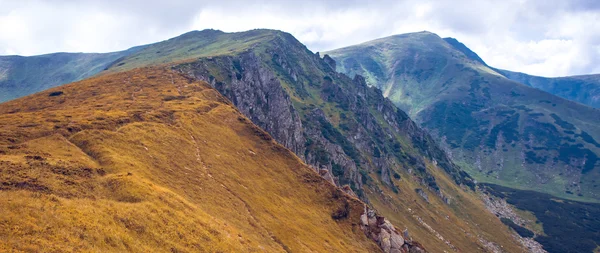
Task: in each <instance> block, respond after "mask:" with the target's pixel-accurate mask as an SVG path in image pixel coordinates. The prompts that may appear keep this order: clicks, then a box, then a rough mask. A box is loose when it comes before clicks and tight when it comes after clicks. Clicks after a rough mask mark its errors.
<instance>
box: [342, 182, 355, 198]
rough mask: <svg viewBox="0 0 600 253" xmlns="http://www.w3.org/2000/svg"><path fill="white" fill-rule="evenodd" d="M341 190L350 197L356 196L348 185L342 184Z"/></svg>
mask: <svg viewBox="0 0 600 253" xmlns="http://www.w3.org/2000/svg"><path fill="white" fill-rule="evenodd" d="M342 191H344V192H345V193H346V194H348V195H350V196H352V197H355V198H358V196H357V195H356V193H354V191H353V190H352V188H351V187H350V186H349V185H344V186H342Z"/></svg>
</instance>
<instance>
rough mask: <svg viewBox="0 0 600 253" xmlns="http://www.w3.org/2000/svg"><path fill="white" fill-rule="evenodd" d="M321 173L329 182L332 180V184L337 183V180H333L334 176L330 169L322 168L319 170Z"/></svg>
mask: <svg viewBox="0 0 600 253" xmlns="http://www.w3.org/2000/svg"><path fill="white" fill-rule="evenodd" d="M319 175H320V176H321V177H323V178H324V179H325V180H327V181H328V182H330V183H331V184H333V185H336V184H335V181H333V177H332V176H331V173H329V171H328V170H326V169H320V170H319Z"/></svg>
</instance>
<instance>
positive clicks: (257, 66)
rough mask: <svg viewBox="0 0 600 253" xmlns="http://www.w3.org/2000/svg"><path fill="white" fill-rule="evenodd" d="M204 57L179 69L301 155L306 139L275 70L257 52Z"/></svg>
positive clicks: (302, 155)
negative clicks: (220, 75) (206, 83)
mask: <svg viewBox="0 0 600 253" xmlns="http://www.w3.org/2000/svg"><path fill="white" fill-rule="evenodd" d="M206 61H207V62H203V61H199V62H196V63H193V64H192V65H182V66H179V67H180V68H181V69H180V71H182V72H185V73H187V74H188V75H190V76H192V77H194V78H195V79H198V80H202V81H206V82H208V83H210V84H211V85H212V86H213V87H215V88H216V89H217V90H218V91H219V92H220V93H221V94H223V95H224V96H226V97H227V98H229V100H231V101H232V102H233V103H234V105H235V106H236V107H237V108H238V109H239V110H240V111H241V112H242V113H243V114H244V115H246V116H247V117H248V118H250V119H251V120H252V122H253V123H254V124H256V125H258V126H259V127H261V128H262V129H264V130H265V131H267V132H268V133H269V134H270V135H271V136H272V137H273V138H274V139H275V140H277V142H279V143H281V144H282V145H284V146H285V147H287V148H288V149H290V150H291V151H292V152H294V153H296V155H298V156H299V157H300V158H304V151H305V147H304V146H305V145H304V144H305V142H306V140H305V138H304V136H303V135H302V122H301V121H300V116H299V115H298V112H297V111H296V110H295V109H294V107H293V105H292V102H291V100H290V97H289V95H288V94H287V93H286V91H285V90H284V89H283V86H282V84H281V82H280V81H279V80H278V79H277V78H276V76H275V73H273V71H271V70H270V69H269V68H266V67H264V66H263V65H262V62H261V59H260V58H259V57H258V56H256V55H255V54H253V53H244V54H241V55H239V56H238V57H214V58H210V59H206ZM210 65H216V66H217V67H218V71H220V72H222V73H219V74H222V75H224V76H227V77H228V79H229V80H219V79H218V78H216V77H215V75H217V73H215V72H211V71H210V68H209V67H208V66H210ZM213 71H214V70H213Z"/></svg>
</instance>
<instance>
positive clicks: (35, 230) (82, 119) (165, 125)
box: [0, 68, 379, 252]
mask: <svg viewBox="0 0 600 253" xmlns="http://www.w3.org/2000/svg"><path fill="white" fill-rule="evenodd" d="M0 119H1V120H0V125H1V127H0V178H1V182H2V184H1V185H0V251H11V249H12V250H18V251H30V252H34V251H80V252H81V251H99V252H107V251H113V252H114V251H129V252H167V251H171V252H198V251H204V252H251V251H260V252H264V251H267V252H283V251H288V252H307V251H316V252H367V251H371V252H376V251H378V250H379V249H378V247H377V245H376V244H375V243H374V242H372V241H371V240H370V239H369V238H367V237H366V236H365V234H364V232H363V231H362V230H361V228H360V224H361V223H360V216H361V214H363V212H364V209H363V208H364V207H363V206H364V204H362V203H361V202H360V201H359V200H357V199H355V198H352V197H350V196H349V195H347V194H345V193H343V192H342V191H341V190H339V189H338V188H336V187H335V186H333V185H332V184H330V183H328V182H327V181H326V180H324V179H322V178H321V177H319V175H318V174H317V173H315V172H314V171H313V170H312V169H311V168H309V167H307V166H306V165H304V164H303V163H302V162H301V161H300V160H299V159H298V158H297V157H296V156H295V155H294V154H293V153H291V152H290V151H289V150H287V149H285V148H283V147H282V146H280V145H279V144H277V143H276V142H274V141H273V140H272V139H271V137H270V136H269V135H268V134H267V133H265V132H264V131H262V130H261V129H259V128H258V127H256V126H255V125H254V124H252V123H251V122H250V121H249V120H247V119H246V118H245V117H244V116H243V115H242V114H240V113H239V112H238V111H237V110H236V109H235V108H234V107H233V106H232V105H231V103H230V102H229V101H228V100H227V99H226V98H224V97H222V96H221V95H220V94H219V93H218V92H217V91H215V90H214V89H212V88H211V87H210V86H209V85H208V84H206V83H204V82H197V81H192V80H190V79H187V78H184V77H183V76H181V75H179V74H177V73H173V72H172V71H169V70H165V69H163V68H143V69H136V70H133V71H129V72H123V73H118V74H111V75H104V76H101V77H96V78H91V79H87V80H84V81H81V82H78V83H73V84H69V85H66V86H61V87H58V88H54V89H51V90H49V91H45V92H42V93H38V94H36V95H33V96H29V97H25V98H21V99H17V100H14V101H11V102H8V103H4V104H1V105H0Z"/></svg>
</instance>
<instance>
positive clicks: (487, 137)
mask: <svg viewBox="0 0 600 253" xmlns="http://www.w3.org/2000/svg"><path fill="white" fill-rule="evenodd" d="M327 54H329V55H330V56H331V57H332V58H333V59H335V60H336V61H337V62H338V65H337V66H338V67H337V68H338V71H340V72H342V73H346V74H348V75H355V74H359V75H363V76H365V77H366V80H367V83H369V84H370V85H372V86H375V87H378V88H380V89H381V90H383V92H384V95H385V96H387V97H388V98H390V99H391V100H392V101H393V102H394V103H395V104H396V105H397V106H399V107H400V108H401V109H403V110H405V111H407V112H409V114H410V115H411V117H412V118H413V119H415V120H416V121H417V122H419V123H420V125H421V126H423V127H425V128H426V129H428V130H429V131H430V133H432V134H433V135H434V136H435V138H436V140H437V141H438V142H439V143H440V144H441V145H442V146H443V147H444V148H445V149H446V151H447V152H448V153H449V154H451V156H452V158H453V159H454V161H456V162H458V163H459V164H460V165H461V167H462V168H463V169H465V170H467V171H468V172H469V173H470V174H471V175H472V176H474V177H475V178H476V179H477V180H478V181H480V182H489V183H497V184H501V185H505V186H509V187H514V188H518V189H529V190H536V191H540V192H547V193H551V194H553V195H556V196H560V197H565V198H571V199H580V200H590V201H598V200H600V187H598V185H597V183H596V178H597V177H598V176H600V174H599V173H600V161H599V158H598V157H599V156H600V143H599V142H598V141H599V140H600V110H598V109H594V108H591V107H588V106H584V105H582V104H580V103H576V102H572V101H569V100H566V99H563V98H560V97H558V96H555V95H552V94H550V93H547V92H544V91H542V90H540V89H535V88H532V87H530V86H527V85H524V84H521V83H518V82H515V81H513V80H511V79H508V78H506V77H505V76H504V75H506V76H509V77H511V78H513V79H517V78H516V77H515V76H514V75H512V74H509V73H508V72H506V71H500V72H498V71H497V70H495V69H493V68H491V67H489V66H487V64H485V62H484V61H483V60H482V59H481V58H480V57H479V56H477V54H476V53H474V52H472V51H471V50H469V49H468V48H467V47H466V46H465V45H463V44H462V43H460V42H458V41H457V40H455V39H442V38H440V37H439V36H437V35H436V34H433V33H429V32H420V33H411V34H403V35H396V36H391V37H387V38H383V39H378V40H374V41H370V42H366V43H363V44H360V45H356V46H351V47H347V48H342V49H338V50H334V51H331V52H327ZM531 79H532V80H534V79H535V78H533V77H532V78H531ZM536 80H537V79H536ZM544 80H552V79H544ZM554 80H559V81H560V80H563V79H554ZM520 81H523V80H520ZM557 82H558V81H557ZM527 83H528V84H530V85H531V86H534V87H536V86H537V87H540V85H537V84H533V83H535V82H534V81H529V82H527ZM592 86H593V85H591V84H590V85H588V86H586V87H592ZM545 87H549V86H545ZM574 89H575V88H574ZM555 91H556V90H555ZM580 91H583V90H580ZM590 92H592V91H590ZM584 96H586V95H580V97H584ZM573 98H574V97H573Z"/></svg>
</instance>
